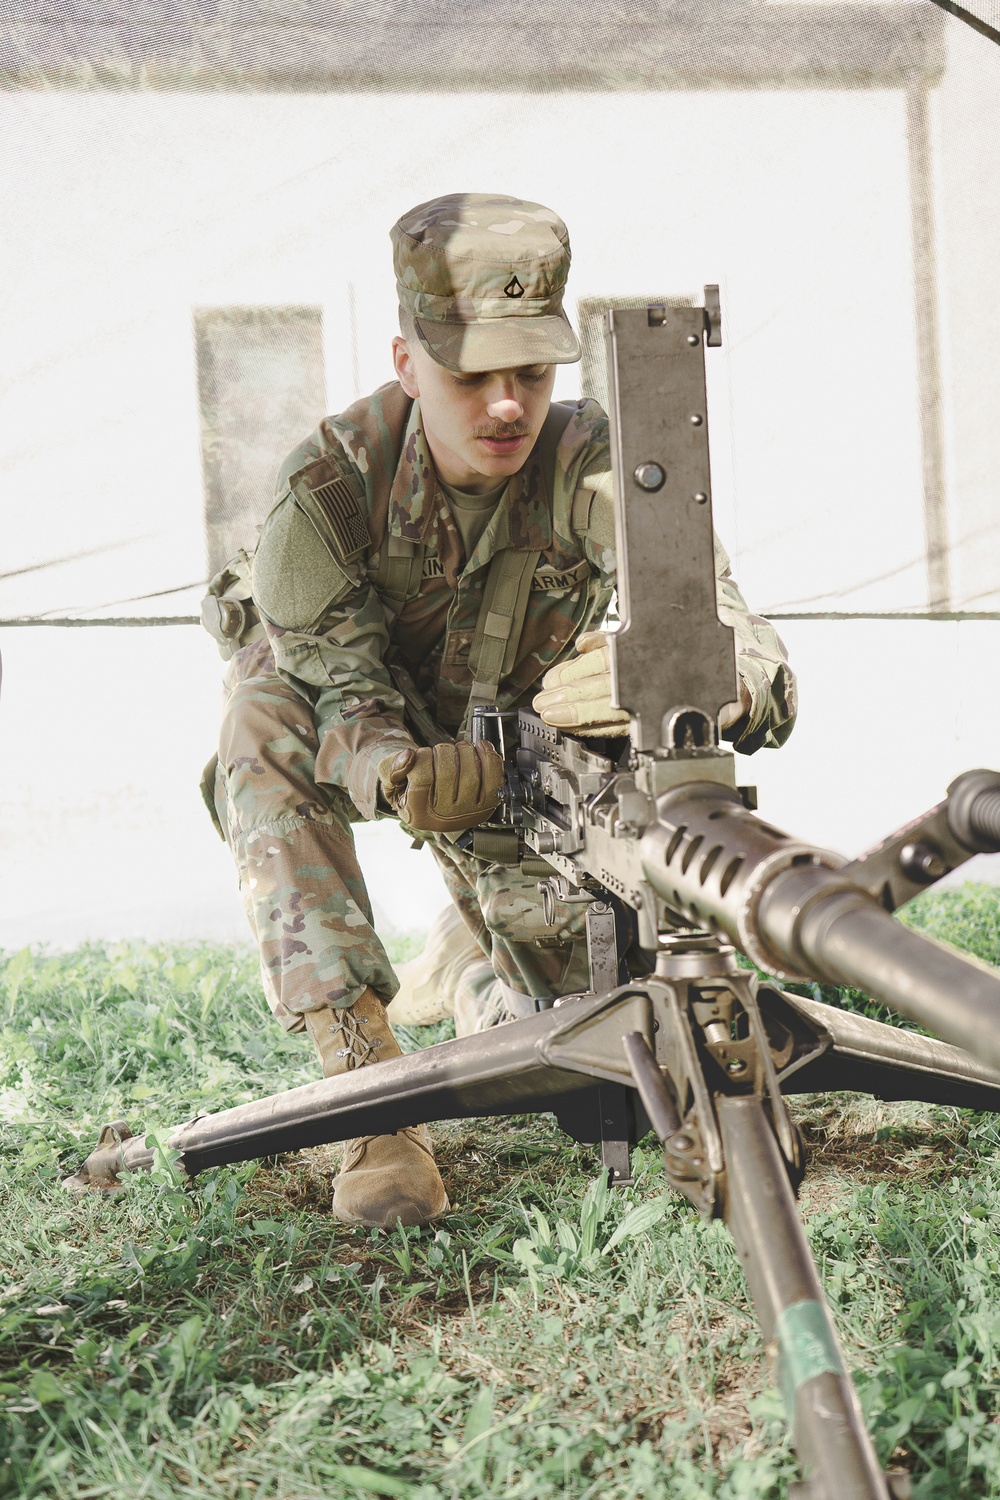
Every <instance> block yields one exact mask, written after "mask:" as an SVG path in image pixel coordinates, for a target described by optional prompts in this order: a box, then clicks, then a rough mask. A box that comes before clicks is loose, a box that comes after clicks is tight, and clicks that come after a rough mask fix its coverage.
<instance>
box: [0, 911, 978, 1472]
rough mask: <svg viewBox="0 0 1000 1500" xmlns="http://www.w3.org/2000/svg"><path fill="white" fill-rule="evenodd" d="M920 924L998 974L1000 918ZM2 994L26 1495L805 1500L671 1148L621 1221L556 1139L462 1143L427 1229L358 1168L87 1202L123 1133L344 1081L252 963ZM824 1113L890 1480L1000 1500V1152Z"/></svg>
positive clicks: (202, 956)
mask: <svg viewBox="0 0 1000 1500" xmlns="http://www.w3.org/2000/svg"><path fill="white" fill-rule="evenodd" d="M908 920H910V921H911V922H912V923H913V924H914V925H915V926H918V927H923V928H925V929H926V930H928V931H929V932H931V933H933V934H934V935H937V936H939V937H943V938H945V939H946V940H948V941H950V942H952V943H953V944H954V945H955V946H957V947H960V948H966V949H968V950H970V951H973V952H976V953H977V954H978V955H979V956H980V957H983V958H985V959H986V960H987V961H990V962H993V963H997V962H1000V900H998V896H997V893H995V892H993V891H992V890H989V889H986V888H980V887H975V886H967V887H965V888H964V889H962V890H960V891H946V892H943V893H940V894H936V895H929V896H925V897H923V898H921V899H920V900H919V901H918V902H917V903H915V904H914V907H913V909H912V912H911V913H910V914H909V915H908ZM400 956H401V955H400ZM0 964H2V968H0V1120H2V1122H3V1123H2V1125H0V1267H2V1275H3V1285H2V1289H0V1495H2V1496H18V1497H20V1496H25V1497H32V1496H58V1497H60V1500H64V1497H65V1500H84V1497H97V1496H113V1497H114V1496H123V1497H125V1496H128V1497H133V1496H137V1497H150V1500H159V1497H166V1496H181V1495H184V1496H194V1497H202V1496H204V1497H206V1500H207V1497H213V1500H214V1497H226V1500H230V1497H232V1500H236V1497H239V1500H244V1497H245V1500H250V1497H253V1500H265V1497H266V1500H279V1497H281V1500H311V1497H317V1500H318V1497H320V1496H323V1497H327V1496H336V1497H340V1496H343V1497H346V1500H354V1497H358V1500H367V1497H370V1496H373V1495H376V1496H390V1497H391V1496H406V1497H409V1500H452V1497H456V1500H457V1497H461V1500H466V1497H468V1500H476V1497H499V1496H501V1495H504V1496H506V1495H510V1496H513V1497H522V1500H549V1497H556V1496H559V1497H564V1496H572V1497H574V1500H668V1497H669V1500H696V1497H698V1500H700V1497H709V1496H710V1497H717V1500H738V1497H748V1496H760V1497H775V1500H777V1497H781V1496H784V1495H785V1494H786V1492H787V1484H788V1481H789V1479H790V1478H792V1477H793V1476H794V1474H795V1469H794V1465H793V1462H792V1459H791V1455H790V1450H789V1447H788V1444H787V1439H786V1437H785V1432H784V1424H783V1421H782V1417H781V1410H780V1404H779V1402H778V1398H777V1396H776V1394H775V1392H774V1390H773V1385H772V1381H771V1377H770V1374H769V1371H768V1368H767V1365H766V1361H765V1359H764V1355H763V1350H762V1347H761V1340H760V1337H759V1335H758V1333H757V1330H756V1327H755V1324H754V1321H753V1319H752V1316H751V1315H750V1312H749V1309H748V1306H747V1303H746V1300H745V1295H744V1291H743V1286H742V1280H741V1276H740V1273H739V1268H738V1264H737V1260H736V1256H735V1253H734V1251H733V1249H732V1246H731V1243H730V1241H729V1238H728V1235H727V1233H726V1231H725V1229H724V1227H723V1226H722V1225H720V1224H709V1225H705V1224H702V1223H701V1222H700V1221H699V1220H698V1219H697V1217H696V1216H695V1214H694V1212H693V1210H691V1209H690V1208H689V1207H688V1206H687V1204H686V1203H685V1202H683V1201H682V1200H680V1199H678V1198H676V1197H675V1196H674V1195H672V1194H671V1193H669V1192H668V1191H667V1190H666V1187H665V1182H664V1178H663V1175H662V1170H661V1166H660V1160H659V1152H658V1150H657V1149H656V1148H655V1143H654V1142H653V1141H652V1140H648V1141H647V1142H646V1143H645V1144H644V1146H643V1147H642V1148H640V1149H639V1151H638V1152H637V1153H636V1158H635V1164H636V1183H635V1186H634V1187H632V1188H629V1189H627V1190H624V1191H615V1192H614V1193H607V1192H606V1191H604V1190H603V1188H602V1186H601V1183H600V1175H599V1172H598V1163H597V1158H596V1156H595V1154H594V1153H593V1152H591V1151H588V1150H585V1149H584V1148H580V1147H576V1146H574V1145H572V1143H570V1142H568V1141H567V1140H566V1139H565V1137H563V1136H561V1135H560V1133H559V1132H558V1130H557V1129H556V1128H555V1126H554V1125H553V1124H552V1122H551V1121H549V1120H547V1119H546V1118H539V1119H528V1118H518V1119H514V1120H511V1121H488V1122H482V1121H473V1122H462V1123H453V1124H444V1125H441V1126H439V1127H437V1129H436V1138H437V1140H438V1143H439V1158H440V1161H441V1164H442V1171H443V1173H444V1176H445V1179H446V1183H447V1185H448V1189H449V1192H450V1194H451V1197H452V1201H453V1203H454V1204H455V1205H456V1207H455V1211H454V1212H453V1213H452V1214H450V1215H449V1216H448V1217H447V1218H446V1219H445V1220H443V1221H442V1222H441V1224H440V1225H438V1226H434V1227H432V1228H430V1229H426V1230H423V1231H417V1230H409V1231H403V1230H398V1231H397V1232H396V1233H395V1234H382V1233H379V1232H369V1231H365V1230H352V1229H350V1228H348V1227H346V1226H343V1225H340V1224H338V1223H336V1222H335V1221H334V1220H332V1219H331V1217H330V1215H329V1213H328V1211H327V1209H328V1200H329V1185H328V1183H329V1177H330V1175H331V1174H332V1172H333V1171H334V1170H335V1163H336V1156H337V1152H336V1148H321V1149H319V1150H316V1151H311V1152H304V1153H301V1154H299V1155H297V1156H294V1157H291V1156H290V1157H284V1158H280V1159H276V1160H269V1161H267V1162H263V1163H261V1164H258V1165H247V1166H245V1167H241V1168H239V1169H220V1170H218V1171H215V1172H212V1173H207V1174H205V1175H204V1177H203V1178H201V1179H200V1180H199V1182H198V1184H197V1186H196V1187H195V1188H194V1190H191V1191H185V1190H183V1189H182V1188H180V1187H178V1186H177V1185H176V1184H175V1182H174V1181H173V1180H172V1172H171V1167H170V1163H169V1161H168V1160H166V1159H164V1160H162V1161H161V1163H160V1165H159V1167H158V1168H157V1171H156V1172H155V1173H154V1175H153V1176H152V1177H140V1176H136V1177H132V1178H129V1179H128V1187H127V1191H126V1193H125V1194H124V1195H123V1196H122V1197H120V1198H118V1199H116V1200H112V1201H108V1200H105V1199H103V1198H99V1197H96V1196H88V1197H87V1198H85V1199H82V1200H75V1199H72V1198H70V1197H69V1196H68V1195H67V1194H65V1193H64V1192H63V1191H62V1190H61V1188H60V1186H59V1183H60V1179H61V1177H62V1176H63V1175H65V1174H66V1173H67V1172H69V1171H73V1170H75V1168H76V1167H77V1166H78V1165H79V1162H80V1160H81V1159H82V1157H83V1156H84V1155H86V1154H87V1152H88V1151H89V1150H90V1149H91V1148H92V1146H93V1145H94V1143H95V1141H96V1136H97V1132H98V1129H99V1128H100V1126H101V1125H102V1124H103V1123H104V1122H105V1121H107V1120H111V1119H115V1118H117V1117H120V1116H123V1117H125V1118H126V1119H128V1121H129V1123H130V1124H131V1125H132V1126H133V1128H135V1129H139V1128H140V1127H141V1128H144V1129H147V1130H158V1131H159V1132H160V1133H161V1135H162V1134H163V1133H164V1130H165V1128H166V1127H168V1126H170V1125H173V1124H176V1123H178V1122H179V1121H180V1120H182V1119H185V1118H190V1117H191V1115H193V1114H194V1113H196V1112H197V1111H199V1110H209V1109H217V1108H220V1107H224V1106H227V1105H230V1104H236V1103H239V1102H241V1101H243V1100H246V1099H251V1098H253V1097H255V1096H258V1095H260V1094H264V1093H269V1092H273V1091H275V1090H277V1089H280V1088H284V1087H291V1086H293V1085H295V1084H297V1083H300V1082H303V1081H305V1080H307V1079H309V1078H312V1077H315V1076H316V1068H315V1065H314V1063H313V1060H312V1058H311V1057H310V1054H309V1050H308V1047H307V1045H306V1044H305V1043H304V1042H303V1041H302V1040H301V1039H299V1038H296V1037H288V1036H286V1035H285V1034H284V1033H283V1032H282V1031H281V1030H280V1029H279V1028H278V1027H277V1026H275V1025H273V1024H272V1023H270V1022H269V1021H268V1019H267V1017H266V1015H265V1010H264V1005H263V1001H262V999H261V996H260V989H259V981H258V979H257V974H256V964H255V960H254V958H253V956H252V955H251V954H250V953H249V952H248V951H246V952H245V951H242V950H228V949H222V948H212V947H196V948H189V949H185V950H183V951H182V950H178V949H174V948H156V947H145V948H125V947H114V948H108V949H104V948H100V947H96V946H95V947H88V948H83V949H79V950H77V951H76V952H74V953H70V954H66V955H61V956H55V957H46V956H44V955H38V954H31V953H27V952H25V953H21V954H15V955H13V956H9V957H8V958H7V959H6V960H2V961H0ZM830 998H833V997H830ZM836 998H837V999H838V1001H839V1002H840V1003H844V1004H860V1005H863V1006H865V1005H867V1002H866V1001H865V999H864V997H860V998H856V997H852V996H849V995H848V996H838V997H836ZM446 1029H447V1028H446V1027H444V1028H438V1029H437V1030H436V1031H431V1032H430V1033H429V1034H428V1035H427V1036H420V1037H418V1036H416V1035H414V1036H413V1037H411V1038H409V1042H410V1044H411V1045H417V1044H418V1043H422V1042H424V1041H426V1040H435V1039H437V1038H438V1036H439V1035H441V1034H443V1033H444V1031H445V1030H446ZM796 1111H797V1114H798V1116H799V1118H800V1120H801V1121H802V1123H803V1125H804V1128H805V1131H806V1135H807V1138H808V1140H809V1142H810V1151H811V1163H810V1171H809V1176H808V1179H807V1183H806V1186H805V1188H804V1190H803V1195H802V1196H803V1209H804V1213H805V1215H806V1218H807V1222H808V1228H809V1234H810V1238H811V1241H812V1244H813V1247H814V1251H815V1254H816V1256H817V1259H818V1261H819V1264H820V1268H821V1272H822V1275H823V1279H824V1283H825V1285H826V1287H827V1290H828V1293H829V1296H830V1300H831V1304H832V1306H833V1309H834V1313H835V1316H836V1319H837V1322H838V1326H839V1328H840V1332H841V1334H842V1337H843V1340H844V1344H845V1348H846V1351H847V1354H848V1359H849V1361H850V1363H851V1365H852V1368H853V1369H854V1370H855V1372H856V1379H857V1384H858V1389H859V1391H860V1394H861V1398H862V1401H863V1404H864V1406H865V1410H866V1412H867V1415H868V1420H869V1423H870V1425H871V1427H872V1430H873V1431H874V1433H875V1437H876V1441H877V1444H878V1447H879V1452H880V1456H881V1457H882V1459H883V1460H884V1461H885V1462H889V1461H890V1459H891V1460H892V1461H893V1462H894V1463H896V1464H901V1465H902V1466H904V1467H908V1468H911V1469H912V1470H913V1472H914V1475H915V1479H916V1489H915V1492H916V1495H917V1496H918V1497H919V1500H928V1497H946V1496H947V1497H953V1496H957V1495H962V1496H965V1495H969V1496H983V1497H996V1500H1000V1424H998V1422H997V1420H996V1417H995V1413H996V1410H997V1387H998V1368H997V1366H998V1359H1000V1238H998V1235H997V1228H998V1224H1000V1156H998V1152H997V1145H998V1132H997V1127H996V1124H995V1123H994V1121H993V1119H992V1117H987V1116H977V1115H973V1114H969V1113H966V1112H961V1111H957V1110H945V1109H935V1108H932V1107H930V1106H924V1105H885V1104H879V1103H876V1102H873V1101H871V1100H867V1099H863V1098H860V1097H858V1096H844V1097H837V1098H833V1097H829V1096H827V1097H816V1098H813V1099H811V1100H809V1101H807V1102H806V1103H805V1104H803V1103H801V1102H799V1103H797V1104H796Z"/></svg>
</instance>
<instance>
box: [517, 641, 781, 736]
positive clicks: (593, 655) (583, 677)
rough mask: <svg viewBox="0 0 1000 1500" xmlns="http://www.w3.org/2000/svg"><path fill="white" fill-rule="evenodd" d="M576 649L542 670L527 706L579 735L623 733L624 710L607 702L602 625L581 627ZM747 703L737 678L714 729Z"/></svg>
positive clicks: (739, 714)
mask: <svg viewBox="0 0 1000 1500" xmlns="http://www.w3.org/2000/svg"><path fill="white" fill-rule="evenodd" d="M576 649H577V651H578V652H579V653H580V654H579V655H578V656H574V657H571V658H570V660H569V661H564V662H561V663H560V664H559V666H558V667H551V668H550V669H549V671H547V672H546V674H545V676H544V677H543V678H542V692H540V693H536V694H535V697H534V698H533V699H532V707H533V708H534V710H535V712H536V713H537V714H539V715H540V716H541V718H542V719H544V721H545V723H546V724H551V725H552V727H553V729H568V730H569V731H570V733H571V734H577V735H580V737H581V738H583V739H588V738H591V739H592V738H596V737H597V736H598V735H608V734H627V733H628V723H629V716H628V714H627V713H626V712H625V710H624V709H623V708H612V707H611V664H610V662H609V660H608V638H607V636H606V635H605V633H604V631H603V630H589V631H585V632H584V634H583V635H581V636H579V637H578V638H577V642H576ZM750 707H751V701H750V691H749V689H748V687H747V685H746V683H745V682H744V681H743V679H742V678H740V701H739V702H736V703H727V704H726V706H725V707H724V708H723V710H722V712H721V713H720V715H719V727H720V729H723V730H726V729H731V728H732V727H733V725H734V724H736V723H738V722H739V720H740V719H742V718H743V716H744V715H745V714H747V713H749V712H750Z"/></svg>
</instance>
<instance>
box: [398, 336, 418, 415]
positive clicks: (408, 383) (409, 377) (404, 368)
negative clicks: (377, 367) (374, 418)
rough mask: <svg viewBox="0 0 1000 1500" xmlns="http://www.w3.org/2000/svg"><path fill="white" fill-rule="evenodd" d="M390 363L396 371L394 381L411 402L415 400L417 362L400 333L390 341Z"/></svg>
mask: <svg viewBox="0 0 1000 1500" xmlns="http://www.w3.org/2000/svg"><path fill="white" fill-rule="evenodd" d="M392 362H393V365H394V366H395V369H396V379H397V380H398V381H399V383H400V385H401V386H402V387H403V390H404V391H405V392H406V394H407V395H408V396H409V397H410V399H411V400H416V398H417V397H418V396H419V395H420V386H419V384H418V382H417V362H416V360H415V359H414V358H413V355H412V354H411V353H410V346H409V344H408V343H407V341H406V339H404V338H403V336H402V334H401V333H397V335H396V337H395V338H394V339H393V341H392Z"/></svg>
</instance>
